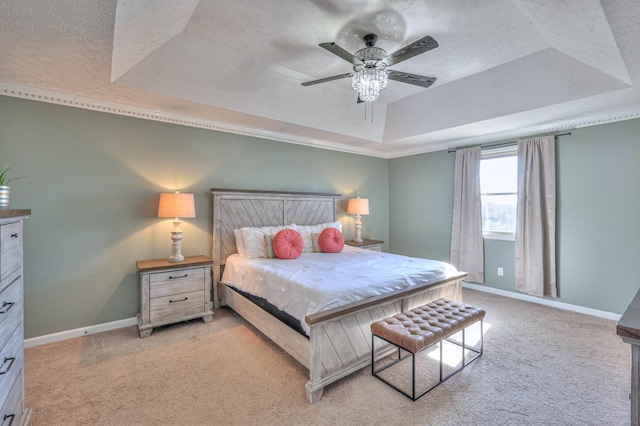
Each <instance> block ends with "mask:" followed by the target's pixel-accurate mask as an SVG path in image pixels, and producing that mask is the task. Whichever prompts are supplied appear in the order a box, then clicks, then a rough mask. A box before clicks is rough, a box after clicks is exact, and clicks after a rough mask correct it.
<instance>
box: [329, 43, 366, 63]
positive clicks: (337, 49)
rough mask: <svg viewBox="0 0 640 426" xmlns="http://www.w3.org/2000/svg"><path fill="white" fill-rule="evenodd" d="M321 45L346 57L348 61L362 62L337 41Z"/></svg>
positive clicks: (335, 53) (343, 57)
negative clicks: (336, 42)
mask: <svg viewBox="0 0 640 426" xmlns="http://www.w3.org/2000/svg"><path fill="white" fill-rule="evenodd" d="M320 47H322V48H325V49H327V50H328V51H329V52H331V53H333V54H334V55H337V56H340V57H341V58H342V59H344V60H345V61H347V62H350V63H351V64H353V65H359V64H361V63H362V61H361V60H360V59H358V58H356V57H355V56H353V55H352V54H351V53H349V52H347V51H346V50H344V49H343V48H342V47H340V46H338V45H337V44H335V43H320Z"/></svg>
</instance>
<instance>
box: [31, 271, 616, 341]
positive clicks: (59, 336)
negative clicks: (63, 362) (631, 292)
mask: <svg viewBox="0 0 640 426" xmlns="http://www.w3.org/2000/svg"><path fill="white" fill-rule="evenodd" d="M462 287H464V288H468V289H470V290H478V291H484V292H485V293H492V294H497V295H499V296H505V297H510V298H512V299H519V300H524V301H527V302H532V303H538V304H540V305H546V306H551V307H553V308H559V309H564V310H567V311H573V312H578V313H581V314H586V315H591V316H594V317H600V318H605V319H609V320H613V321H619V320H620V317H621V316H622V315H619V314H614V313H612V312H606V311H599V310H597V309H591V308H585V307H584V306H578V305H571V304H569V303H564V302H558V301H556V300H551V299H544V298H540V297H534V296H529V295H527V294H520V293H514V292H511V291H506V290H500V289H497V288H493V287H487V286H485V285H481V284H472V283H467V282H463V283H462ZM137 324H138V319H137V318H127V319H123V320H119V321H112V322H108V323H104V324H97V325H92V326H89V327H82V328H76V329H74V330H67V331H61V332H59V333H53V334H47V335H44V336H38V337H32V338H30V339H25V341H24V347H25V348H31V347H34V346H40V345H46V344H47V343H54V342H60V341H62V340H67V339H73V338H74V337H82V336H88V335H89V334H96V333H102V332H104V331H110V330H116V329H118V328H124V327H131V326H132V325H137Z"/></svg>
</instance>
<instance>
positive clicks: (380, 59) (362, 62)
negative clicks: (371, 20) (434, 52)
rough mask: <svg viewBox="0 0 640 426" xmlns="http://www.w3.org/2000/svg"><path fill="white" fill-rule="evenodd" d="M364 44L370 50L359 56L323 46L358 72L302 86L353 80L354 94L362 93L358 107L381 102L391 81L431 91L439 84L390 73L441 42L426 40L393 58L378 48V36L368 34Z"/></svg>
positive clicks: (413, 75)
mask: <svg viewBox="0 0 640 426" xmlns="http://www.w3.org/2000/svg"><path fill="white" fill-rule="evenodd" d="M362 40H363V41H364V44H365V46H366V47H365V48H364V49H360V50H358V51H357V52H356V53H355V54H351V53H349V52H347V51H346V50H344V49H343V48H342V47H340V46H338V45H337V44H335V43H320V47H322V48H324V49H327V50H328V51H329V52H331V53H333V54H334V55H337V56H339V57H341V58H342V59H344V60H345V61H347V62H350V63H351V64H352V65H353V71H354V72H349V73H346V74H340V75H334V76H333V77H326V78H321V79H319V80H313V81H307V82H306V83H302V85H303V86H311V85H313V84H318V83H324V82H327V81H333V80H339V79H341V78H346V77H351V85H352V87H353V88H354V90H355V91H356V92H358V103H360V102H373V101H375V100H376V99H378V96H379V95H380V91H382V90H383V89H384V88H385V87H387V79H390V80H395V81H399V82H401V83H408V84H413V85H415V86H420V87H429V86H431V85H432V84H433V83H434V82H435V81H436V77H425V76H422V75H417V74H410V73H407V72H402V71H394V70H387V69H386V68H387V67H389V66H391V65H395V64H397V63H398V62H402V61H404V60H407V59H409V58H413V57H414V56H416V55H419V54H421V53H424V52H427V51H429V50H431V49H435V48H436V47H438V42H437V41H435V39H433V38H432V37H430V36H426V37H423V38H421V39H420V40H418V41H415V42H413V43H411V44H409V45H408V46H405V47H403V48H402V49H400V50H398V51H396V52H394V53H392V54H390V55H387V52H386V51H385V50H384V49H381V48H379V47H375V45H376V41H378V36H377V35H375V34H367V35H365V36H364V37H363V38H362Z"/></svg>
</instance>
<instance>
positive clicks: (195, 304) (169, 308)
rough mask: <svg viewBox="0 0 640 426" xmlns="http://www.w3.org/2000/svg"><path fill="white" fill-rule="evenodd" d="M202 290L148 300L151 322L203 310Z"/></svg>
mask: <svg viewBox="0 0 640 426" xmlns="http://www.w3.org/2000/svg"><path fill="white" fill-rule="evenodd" d="M205 309H206V308H205V306H204V290H200V291H192V292H189V293H181V294H174V295H171V296H165V297H157V298H155V299H151V301H150V309H149V314H150V320H151V322H157V321H165V320H168V319H171V318H178V317H182V316H185V315H190V314H196V313H198V312H202V311H204V310H205Z"/></svg>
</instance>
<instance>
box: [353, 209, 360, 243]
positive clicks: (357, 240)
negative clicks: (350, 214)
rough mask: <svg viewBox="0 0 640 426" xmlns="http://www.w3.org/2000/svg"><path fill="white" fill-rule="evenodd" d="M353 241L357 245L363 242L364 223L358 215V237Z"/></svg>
mask: <svg viewBox="0 0 640 426" xmlns="http://www.w3.org/2000/svg"><path fill="white" fill-rule="evenodd" d="M353 241H354V242H356V243H361V242H362V221H361V220H360V215H356V236H355V238H354V239H353Z"/></svg>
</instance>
